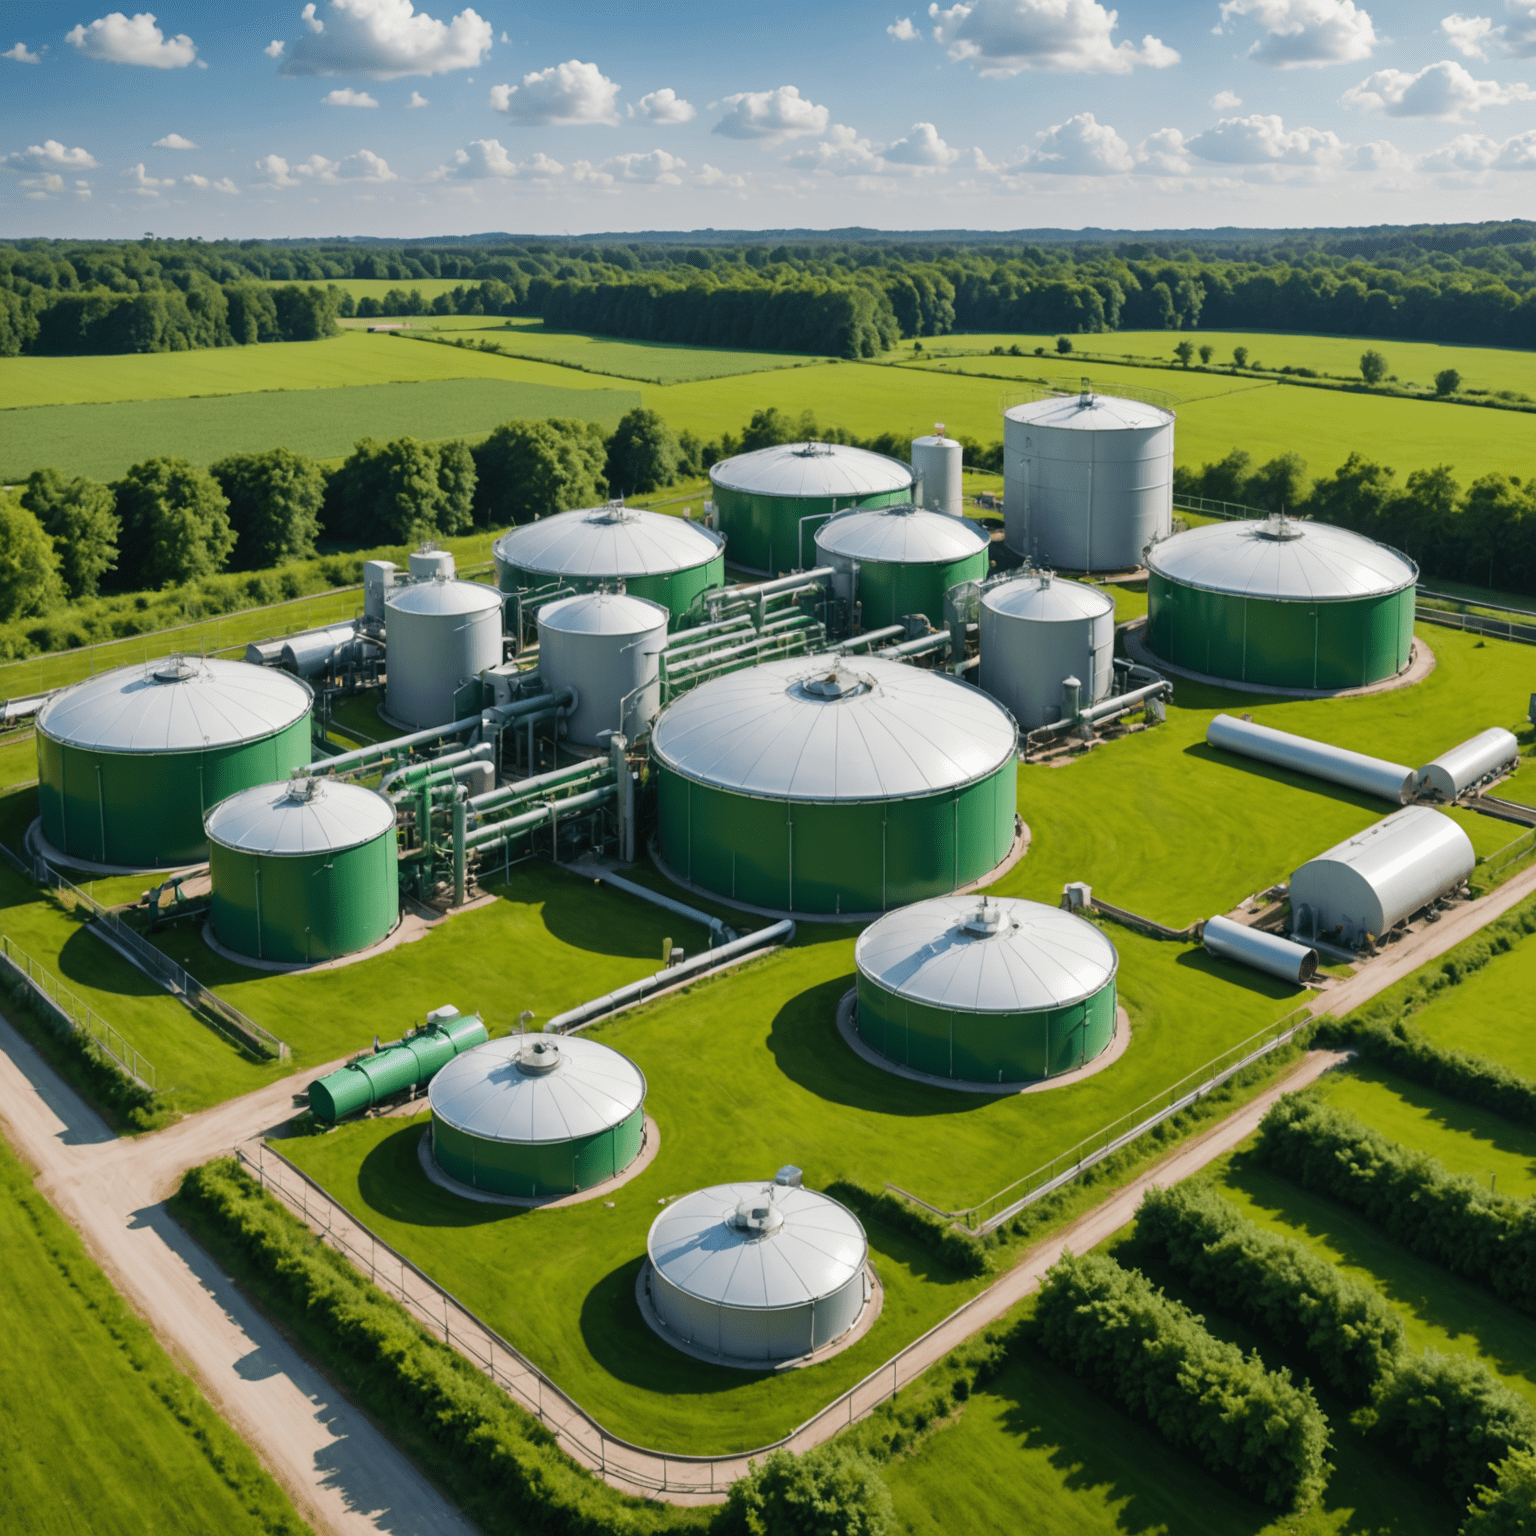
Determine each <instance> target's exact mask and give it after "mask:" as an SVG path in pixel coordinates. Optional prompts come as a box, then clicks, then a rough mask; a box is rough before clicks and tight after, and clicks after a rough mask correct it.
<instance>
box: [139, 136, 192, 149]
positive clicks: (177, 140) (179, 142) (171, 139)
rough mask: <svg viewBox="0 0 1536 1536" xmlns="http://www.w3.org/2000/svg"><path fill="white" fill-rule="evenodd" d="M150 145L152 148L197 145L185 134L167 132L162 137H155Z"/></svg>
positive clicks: (180, 147)
mask: <svg viewBox="0 0 1536 1536" xmlns="http://www.w3.org/2000/svg"><path fill="white" fill-rule="evenodd" d="M150 147H151V148H152V149H196V148H197V145H196V144H194V143H193V142H192V140H191V139H189V138H187V136H186V135H185V134H181V133H168V134H166V136H165V137H164V138H163V139H156V140H155V142H154V143H153V144H152V145H151V146H150Z"/></svg>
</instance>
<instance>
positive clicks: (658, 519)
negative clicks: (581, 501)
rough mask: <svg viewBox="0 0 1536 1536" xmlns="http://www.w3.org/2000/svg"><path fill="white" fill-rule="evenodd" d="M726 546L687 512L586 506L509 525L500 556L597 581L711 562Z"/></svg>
mask: <svg viewBox="0 0 1536 1536" xmlns="http://www.w3.org/2000/svg"><path fill="white" fill-rule="evenodd" d="M723 547H724V540H722V539H721V537H720V536H719V534H717V533H713V532H711V531H710V530H709V529H708V528H704V527H702V526H700V525H699V524H698V523H695V522H690V521H689V520H688V519H687V518H686V517H668V516H667V515H666V514H665V513H664V512H648V511H646V510H645V509H644V508H642V507H621V506H608V507H582V508H578V509H577V510H576V511H574V512H557V513H556V514H555V515H554V516H553V517H542V518H540V519H539V520H538V521H537V522H534V523H524V524H522V526H521V527H518V528H512V529H509V530H508V531H507V532H506V533H504V534H502V536H501V537H500V538H499V539H497V540H496V543H495V546H494V549H495V554H496V557H497V559H499V560H501V561H503V562H504V563H506V564H508V565H515V566H517V567H518V568H519V569H521V570H525V571H538V572H539V573H540V574H541V575H548V576H579V577H582V578H584V579H586V580H592V581H598V580H603V579H605V578H610V579H615V580H616V579H617V578H619V577H621V576H664V575H666V574H668V573H669V572H671V571H690V570H693V569H694V568H695V567H696V566H700V565H707V564H708V563H709V562H710V561H711V560H713V559H714V558H715V557H716V556H717V555H718V554H719V553H720V551H721V549H722V548H723Z"/></svg>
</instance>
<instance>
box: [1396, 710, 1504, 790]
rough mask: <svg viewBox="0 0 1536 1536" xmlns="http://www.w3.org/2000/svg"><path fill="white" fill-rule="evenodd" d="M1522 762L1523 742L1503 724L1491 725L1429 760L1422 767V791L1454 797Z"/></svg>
mask: <svg viewBox="0 0 1536 1536" xmlns="http://www.w3.org/2000/svg"><path fill="white" fill-rule="evenodd" d="M1519 761H1520V743H1519V741H1517V740H1516V739H1515V736H1514V735H1513V734H1512V733H1511V732H1509V731H1506V730H1504V729H1503V728H1502V727H1501V726H1497V725H1495V726H1491V727H1489V729H1488V730H1486V731H1479V732H1478V733H1477V735H1476V736H1473V737H1471V738H1469V739H1468V740H1466V741H1464V742H1462V743H1461V745H1460V746H1456V747H1452V748H1451V749H1450V751H1449V752H1442V753H1441V754H1440V756H1439V757H1436V758H1432V759H1431V760H1430V761H1429V762H1427V763H1425V765H1424V766H1423V767H1422V768H1420V769H1419V779H1418V789H1419V793H1420V794H1421V795H1426V794H1427V795H1438V796H1439V797H1440V798H1441V799H1442V800H1454V799H1455V798H1456V797H1457V795H1460V794H1462V793H1464V792H1465V791H1466V790H1469V789H1471V788H1472V786H1473V785H1474V784H1478V783H1481V782H1482V780H1484V779H1491V778H1493V777H1494V775H1496V774H1499V773H1502V772H1503V771H1504V770H1505V769H1507V768H1512V767H1514V766H1515V765H1516V764H1517V763H1518V762H1519Z"/></svg>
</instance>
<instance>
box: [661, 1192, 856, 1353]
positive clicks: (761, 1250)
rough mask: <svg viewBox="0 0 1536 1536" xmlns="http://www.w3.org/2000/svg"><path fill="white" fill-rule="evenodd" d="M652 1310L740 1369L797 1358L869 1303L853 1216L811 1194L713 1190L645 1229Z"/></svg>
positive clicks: (832, 1337)
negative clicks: (649, 1265)
mask: <svg viewBox="0 0 1536 1536" xmlns="http://www.w3.org/2000/svg"><path fill="white" fill-rule="evenodd" d="M645 1247H646V1253H647V1254H648V1256H649V1257H650V1261H651V1275H650V1296H651V1306H652V1308H653V1310H654V1311H655V1314H656V1316H657V1318H658V1320H659V1321H660V1322H661V1324H662V1326H663V1327H664V1328H665V1329H666V1330H667V1332H668V1333H669V1334H671V1335H674V1336H675V1337H676V1338H677V1339H678V1340H679V1341H680V1342H682V1343H684V1344H687V1345H688V1346H690V1347H691V1348H693V1349H698V1350H703V1351H705V1352H706V1353H708V1354H712V1355H718V1356H720V1357H721V1358H723V1359H726V1360H731V1361H734V1362H738V1363H751V1364H762V1365H764V1366H768V1365H772V1364H773V1363H775V1362H777V1361H781V1360H797V1359H799V1358H801V1357H802V1356H804V1355H808V1354H811V1353H812V1352H813V1351H815V1350H818V1349H823V1348H825V1347H826V1346H827V1345H829V1344H832V1343H834V1342H835V1341H836V1340H837V1339H839V1338H841V1337H842V1336H843V1335H844V1334H845V1333H847V1332H848V1330H849V1329H850V1328H852V1327H853V1325H854V1324H855V1323H856V1322H857V1321H858V1319H859V1314H860V1313H861V1312H863V1310H864V1306H865V1303H866V1302H867V1301H868V1299H869V1282H868V1279H867V1277H866V1275H865V1269H864V1267H865V1264H866V1263H867V1261H868V1258H869V1243H868V1240H867V1239H866V1238H865V1235H864V1228H863V1227H862V1226H861V1225H860V1223H859V1219H858V1217H857V1216H855V1215H854V1214H853V1212H852V1211H850V1210H849V1209H848V1207H847V1206H845V1205H842V1204H840V1203H839V1202H838V1201H836V1200H834V1199H832V1198H831V1196H830V1195H824V1194H821V1193H820V1192H819V1191H816V1190H811V1189H797V1188H790V1187H786V1186H784V1185H780V1184H766V1183H755V1184H754V1183H743V1184H716V1185H713V1186H712V1187H711V1188H709V1189H700V1190H696V1191H695V1192H694V1193H693V1194H691V1195H684V1196H682V1197H681V1198H680V1199H677V1200H674V1201H672V1203H671V1204H670V1205H668V1206H667V1208H666V1209H665V1210H664V1211H662V1212H661V1214H660V1215H659V1216H657V1218H656V1220H655V1221H654V1222H652V1223H651V1230H650V1233H649V1235H648V1236H647V1238H646V1243H645Z"/></svg>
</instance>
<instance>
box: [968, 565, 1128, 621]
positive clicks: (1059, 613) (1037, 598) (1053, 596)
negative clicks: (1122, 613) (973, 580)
mask: <svg viewBox="0 0 1536 1536" xmlns="http://www.w3.org/2000/svg"><path fill="white" fill-rule="evenodd" d="M981 602H982V606H983V607H986V608H990V609H991V610H992V611H993V612H994V613H1001V614H1006V615H1007V616H1008V617H1009V618H1013V619H1029V620H1031V621H1033V622H1034V623H1036V624H1052V623H1068V622H1073V621H1076V620H1080V619H1098V618H1102V617H1103V616H1104V615H1105V614H1107V613H1113V612H1114V611H1115V600H1114V598H1112V597H1111V596H1110V595H1109V593H1107V592H1105V591H1104V590H1103V589H1102V588H1101V587H1090V586H1088V585H1087V583H1086V582H1081V581H1063V580H1061V579H1059V578H1058V577H1056V576H1052V575H1049V574H1030V575H1027V576H1015V577H1012V578H1011V579H1010V580H1008V581H1000V582H998V583H997V585H996V586H991V587H986V588H984V589H983V591H982V594H981Z"/></svg>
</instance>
